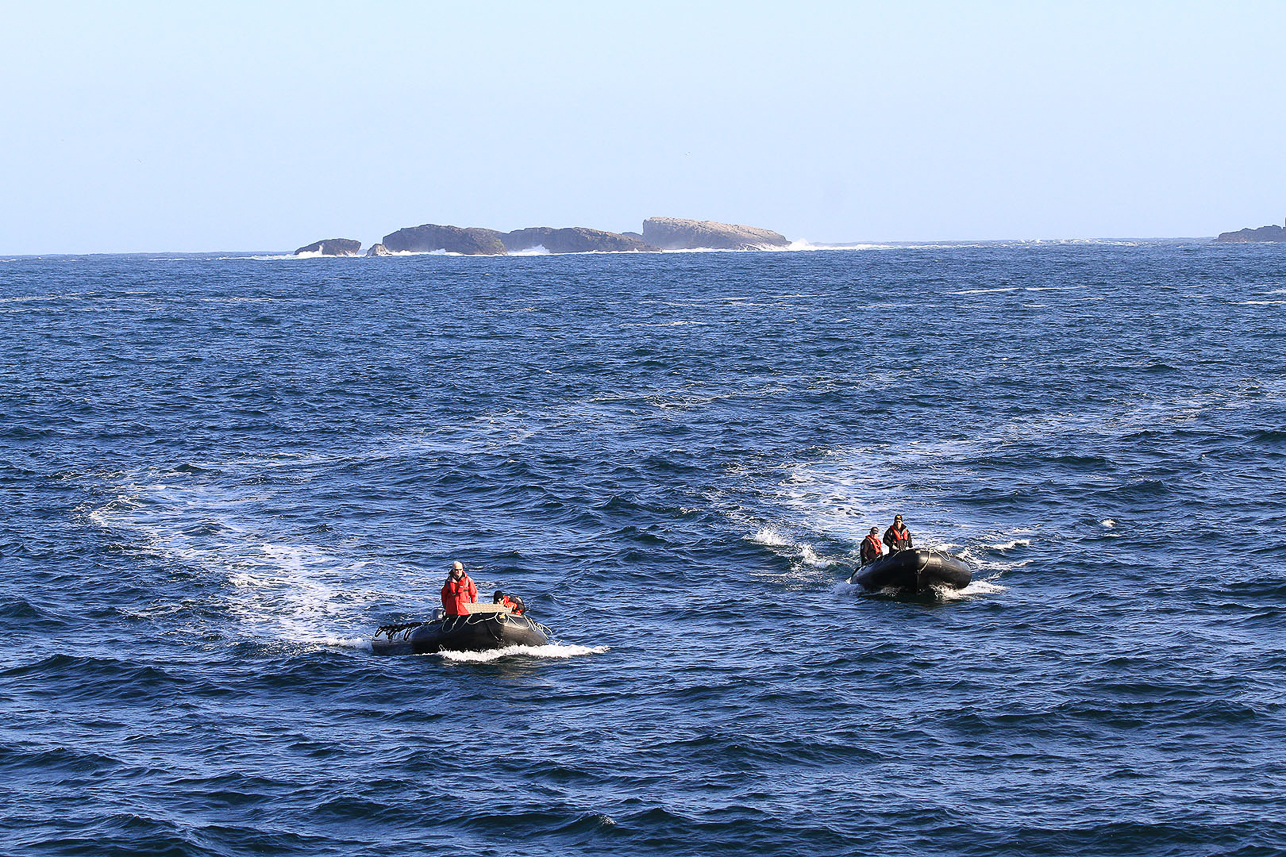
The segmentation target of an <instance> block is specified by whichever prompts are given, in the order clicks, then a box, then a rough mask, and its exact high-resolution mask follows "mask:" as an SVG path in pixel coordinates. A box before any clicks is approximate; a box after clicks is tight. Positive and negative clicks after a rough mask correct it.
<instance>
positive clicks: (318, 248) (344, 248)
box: [295, 238, 362, 256]
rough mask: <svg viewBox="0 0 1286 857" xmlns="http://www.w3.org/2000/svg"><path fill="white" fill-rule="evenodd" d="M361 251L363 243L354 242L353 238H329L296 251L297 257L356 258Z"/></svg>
mask: <svg viewBox="0 0 1286 857" xmlns="http://www.w3.org/2000/svg"><path fill="white" fill-rule="evenodd" d="M361 249H362V242H361V241H354V240H353V239H352V238H327V239H326V240H325V241H316V242H314V243H312V244H309V245H308V246H307V247H300V248H299V249H298V250H296V251H295V255H296V256H302V255H303V254H305V253H320V254H321V255H322V256H356V255H357V253H358V251H359V250H361Z"/></svg>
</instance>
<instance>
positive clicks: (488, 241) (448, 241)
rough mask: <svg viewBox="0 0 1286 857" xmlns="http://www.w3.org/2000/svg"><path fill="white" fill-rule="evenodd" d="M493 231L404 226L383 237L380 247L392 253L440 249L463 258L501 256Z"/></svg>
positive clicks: (431, 224) (475, 228) (455, 227)
mask: <svg viewBox="0 0 1286 857" xmlns="http://www.w3.org/2000/svg"><path fill="white" fill-rule="evenodd" d="M500 237H501V233H499V232H497V231H496V230H494V229H480V228H478V227H470V228H468V229H461V228H460V227H459V226H438V225H436V224H433V223H426V224H424V225H423V226H408V227H406V228H405V229H399V230H398V231H396V232H394V233H392V234H389V235H385V236H384V242H383V243H384V246H385V247H387V248H388V249H389V250H391V251H393V252H394V253H433V252H436V251H438V250H444V251H446V252H447V253H460V254H461V255H464V256H503V255H504V254H505V245H504V242H503V241H501V240H500Z"/></svg>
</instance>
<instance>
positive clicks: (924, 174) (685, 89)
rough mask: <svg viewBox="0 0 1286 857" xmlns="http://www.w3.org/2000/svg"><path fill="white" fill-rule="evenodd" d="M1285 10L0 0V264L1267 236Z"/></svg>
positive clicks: (1177, 3)
mask: <svg viewBox="0 0 1286 857" xmlns="http://www.w3.org/2000/svg"><path fill="white" fill-rule="evenodd" d="M1283 45H1286V2H1280V0H1273V2H1236V0H1222V2H1181V0H1174V2H1121V0H1117V2H1112V3H1100V2H1039V0H1030V2H1012V3H1010V2H990V3H989V2H981V0H979V2H972V3H965V2H954V3H947V2H916V0H902V2H888V3H883V2H881V3H875V2H872V3H864V2H808V0H800V2H794V3H782V2H780V0H777V1H776V2H753V0H747V1H746V2H701V0H686V2H669V0H646V1H645V2H642V0H641V2H636V3H630V4H626V3H610V2H601V0H600V2H560V0H542V2H522V3H504V2H487V0H474V2H470V3H462V2H458V0H452V2H444V3H438V2H415V3H398V2H370V3H362V4H356V3H350V2H344V3H327V2H308V3H294V2H267V0H260V2H255V3H240V2H234V0H224V1H223V2H220V3H217V4H216V3H205V4H196V3H173V2H165V3H149V2H133V3H119V4H117V3H107V2H93V3H91V2H83V3H71V2H57V0H51V2H16V0H0V253H6V254H42V253H93V252H151V251H174V252H181V251H190V252H197V251H235V250H293V249H294V248H296V247H298V246H301V245H304V244H307V243H310V242H312V241H316V240H319V239H322V238H337V237H346V238H357V239H359V240H361V241H362V242H363V243H364V244H366V245H370V244H372V243H374V242H376V241H378V240H379V239H380V238H381V237H382V236H383V235H386V234H388V233H390V232H393V231H394V230H396V229H399V228H401V227H404V226H412V225H417V224H421V223H442V224H454V225H457V226H486V227H491V228H495V229H500V230H506V231H507V230H511V229H517V228H521V227H526V226H591V227H595V228H600V229H609V230H612V231H625V230H635V231H638V230H639V229H641V224H642V221H643V220H644V219H645V218H647V217H651V216H656V215H664V216H672V217H689V218H695V219H707V220H719V221H725V222H732V223H745V224H750V225H755V226H762V227H765V228H769V229H775V230H777V231H778V232H781V233H783V234H785V235H786V236H787V237H789V238H792V239H799V240H807V241H812V242H816V243H830V242H865V241H871V242H882V241H923V240H979V239H998V240H999V239H1055V238H1153V237H1197V236H1212V235H1215V234H1217V233H1218V232H1221V231H1227V230H1232V229H1240V228H1242V227H1246V226H1262V225H1265V224H1268V223H1282V221H1283V218H1286V169H1284V167H1286V157H1284V155H1286V73H1284V71H1286V62H1283V58H1284V57H1286V51H1284V50H1283Z"/></svg>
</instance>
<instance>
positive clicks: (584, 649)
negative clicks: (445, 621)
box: [428, 643, 611, 663]
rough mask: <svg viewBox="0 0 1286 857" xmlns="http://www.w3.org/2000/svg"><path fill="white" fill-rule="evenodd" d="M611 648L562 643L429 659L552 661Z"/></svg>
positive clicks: (445, 653) (447, 654)
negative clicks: (528, 659)
mask: <svg viewBox="0 0 1286 857" xmlns="http://www.w3.org/2000/svg"><path fill="white" fill-rule="evenodd" d="M610 648H611V647H610V646H572V645H564V644H561V643H550V644H549V645H546V646H509V647H507V648H504V649H489V650H487V651H484V652H452V651H446V650H444V651H441V652H436V653H435V654H433V655H429V656H428V657H440V658H442V659H443V660H446V661H460V662H469V663H487V662H489V661H495V660H499V659H500V658H512V657H527V658H543V659H551V660H565V659H567V658H578V657H582V656H584V655H601V654H604V653H605V652H607V651H609V650H610Z"/></svg>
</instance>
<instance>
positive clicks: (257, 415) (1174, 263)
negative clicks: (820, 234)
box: [0, 242, 1286, 857]
mask: <svg viewBox="0 0 1286 857" xmlns="http://www.w3.org/2000/svg"><path fill="white" fill-rule="evenodd" d="M1284 309H1286V248H1284V247H1273V246H1236V245H1232V246H1219V245H1211V244H1208V243H1204V242H1189V243H1182V242H1180V243H1144V244H1120V245H1115V244H1038V245H1027V244H988V245H977V246H963V245H955V246H933V247H894V248H873V249H866V250H856V251H822V252H794V253H762V254H735V253H708V254H700V253H696V254H665V255H631V256H606V255H584V256H570V257H525V258H501V259H495V258H458V257H446V256H421V257H414V258H395V259H334V260H328V259H305V260H295V259H281V258H253V257H213V256H209V257H206V256H191V257H178V258H161V257H149V256H129V257H111V256H108V257H88V258H70V257H62V258H49V259H33V258H19V259H4V260H0V345H2V346H3V347H2V348H0V492H2V493H0V496H2V497H3V499H4V506H5V508H4V512H5V514H4V517H3V519H2V523H0V570H2V571H3V574H2V576H0V633H3V638H4V641H5V643H6V646H5V650H4V655H3V657H0V714H2V715H3V716H2V717H0V772H2V773H3V776H2V777H0V852H2V853H4V854H13V855H53V854H93V855H102V854H113V855H158V854H163V855H239V854H251V853H253V854H301V855H302V854H308V855H312V854H316V855H385V854H390V853H417V854H419V853H423V854H476V855H510V854H533V855H597V854H604V853H616V854H630V855H671V854H676V855H677V854H711V855H830V854H835V855H838V854H857V853H865V854H888V855H919V854H944V855H973V854H977V855H982V854H996V853H1014V854H1050V855H1055V854H1057V855H1062V854H1068V853H1079V854H1147V855H1154V854H1155V855H1194V857H1196V855H1211V854H1228V855H1240V857H1249V855H1275V854H1279V853H1282V852H1283V851H1284V850H1286V821H1284V820H1283V819H1284V818H1286V812H1284V810H1286V806H1284V805H1283V795H1284V794H1286V709H1284V706H1286V691H1283V672H1284V670H1286V633H1284V632H1286V622H1284V616H1286V614H1284V612H1283V611H1284V608H1286V537H1284V536H1283V532H1286V481H1284V479H1283V476H1284V475H1286V461H1284V457H1286V324H1283V312H1284ZM899 512H900V513H901V514H903V515H904V516H905V517H906V520H907V522H908V524H909V526H910V528H911V530H912V532H913V533H914V534H915V537H916V539H917V544H919V545H922V546H938V547H942V548H944V549H946V550H949V551H952V552H954V553H956V554H959V555H961V556H963V557H964V558H965V559H966V560H967V561H968V562H969V563H970V564H971V565H972V566H973V567H974V569H975V582H974V583H973V584H971V585H970V587H969V588H968V589H966V590H964V591H963V592H962V593H958V594H955V595H954V596H951V597H946V596H939V597H927V598H895V597H889V596H887V595H863V594H860V593H858V592H855V591H853V589H852V588H851V587H849V586H848V585H847V584H845V583H844V582H843V581H844V578H845V577H846V576H847V575H848V574H849V572H850V571H851V570H852V568H853V566H854V562H855V559H856V556H857V551H858V545H859V542H860V540H861V538H862V536H863V535H864V534H865V532H866V531H867V530H868V529H869V527H870V526H872V525H879V526H880V527H881V528H883V527H885V526H887V525H888V523H889V521H890V520H891V519H892V516H893V514H895V513H899ZM454 559H460V560H462V561H463V562H465V563H466V565H467V566H468V567H469V569H470V570H471V573H472V574H473V577H474V578H475V579H476V580H477V581H478V583H479V587H480V589H481V590H482V591H483V594H484V597H485V596H488V595H489V594H490V592H491V591H492V590H494V589H496V588H503V589H506V590H513V591H515V592H518V593H520V594H521V595H523V596H524V597H525V599H526V601H527V603H528V604H529V606H530V607H531V608H532V612H533V613H534V614H535V616H536V617H537V618H538V619H540V620H541V621H543V622H544V623H546V624H547V625H549V626H550V627H551V628H553V629H554V631H555V632H556V633H555V637H556V639H555V641H554V644H553V645H551V646H549V647H546V648H544V649H540V650H534V651H521V652H508V653H504V654H503V655H502V656H499V657H495V656H478V655H472V656H454V657H441V656H413V657H398V658H380V657H377V656H375V655H372V654H371V653H370V650H369V647H368V645H367V643H366V641H367V640H368V639H369V636H370V634H371V632H372V631H373V630H374V629H375V627H376V626H378V625H379V624H381V623H383V622H389V621H394V620H403V619H413V618H417V617H419V618H423V617H425V616H426V615H427V614H428V613H429V612H431V610H432V609H433V608H434V607H435V606H436V605H437V598H438V596H437V592H438V588H439V587H440V586H441V582H442V579H443V576H444V574H445V571H446V568H447V567H448V566H449V564H450V561H451V560H454Z"/></svg>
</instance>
